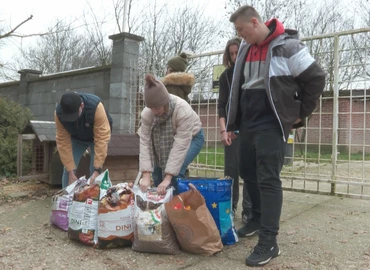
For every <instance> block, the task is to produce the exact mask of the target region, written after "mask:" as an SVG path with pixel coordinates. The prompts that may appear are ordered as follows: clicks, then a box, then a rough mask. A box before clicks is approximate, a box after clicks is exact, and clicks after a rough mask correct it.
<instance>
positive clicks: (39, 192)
mask: <svg viewBox="0 0 370 270" xmlns="http://www.w3.org/2000/svg"><path fill="white" fill-rule="evenodd" d="M60 188H61V187H58V186H51V185H49V184H47V183H43V182H40V181H38V180H30V181H27V182H24V181H18V180H16V179H6V178H3V179H2V180H1V181H0V205H2V204H4V203H10V202H14V201H22V200H24V201H27V200H30V199H39V198H45V197H51V196H52V195H53V194H54V193H55V192H56V191H58V190H59V189H60Z"/></svg>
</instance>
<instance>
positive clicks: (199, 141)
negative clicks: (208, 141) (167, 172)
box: [152, 129, 204, 194]
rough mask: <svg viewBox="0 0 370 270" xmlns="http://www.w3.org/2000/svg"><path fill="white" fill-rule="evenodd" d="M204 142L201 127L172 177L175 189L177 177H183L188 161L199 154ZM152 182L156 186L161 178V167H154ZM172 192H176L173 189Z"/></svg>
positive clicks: (190, 161)
mask: <svg viewBox="0 0 370 270" xmlns="http://www.w3.org/2000/svg"><path fill="white" fill-rule="evenodd" d="M203 144H204V132H203V129H201V130H200V131H199V132H198V134H197V135H195V136H194V137H193V139H192V141H191V143H190V147H189V150H188V152H187V154H186V156H185V160H184V163H183V164H182V166H181V169H180V172H179V174H178V175H176V176H174V177H172V183H171V184H172V186H173V187H174V188H175V190H177V178H184V177H185V172H186V169H187V167H188V166H189V164H190V163H192V162H193V160H194V159H195V158H196V156H197V155H198V154H199V152H200V150H202V147H203ZM152 177H153V182H154V186H158V185H159V184H160V183H161V182H162V180H163V176H162V169H161V168H160V167H158V166H155V167H154V170H153V173H152ZM174 194H177V192H176V191H175V192H174Z"/></svg>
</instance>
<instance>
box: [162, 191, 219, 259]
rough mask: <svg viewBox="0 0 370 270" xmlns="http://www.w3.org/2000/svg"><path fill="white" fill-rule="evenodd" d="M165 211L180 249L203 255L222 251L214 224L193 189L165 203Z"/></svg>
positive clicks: (198, 194) (201, 198)
mask: <svg viewBox="0 0 370 270" xmlns="http://www.w3.org/2000/svg"><path fill="white" fill-rule="evenodd" d="M179 206H181V207H179ZM189 207H190V208H189ZM165 209H166V212H167V216H168V218H169V220H170V222H171V225H172V227H173V229H174V230H175V233H176V237H177V240H178V242H179V244H180V247H181V249H183V250H184V251H187V252H189V253H195V254H205V255H212V254H214V253H216V252H219V251H221V250H222V248H223V245H222V242H221V237H220V233H219V231H218V229H217V226H216V223H215V221H214V219H213V217H212V215H211V213H210V212H209V210H208V208H207V206H206V204H205V200H204V198H203V196H202V195H201V194H200V193H199V191H198V190H196V189H195V187H194V188H193V189H192V190H189V191H186V192H184V193H181V194H180V195H178V196H176V197H174V198H173V199H172V200H171V201H169V202H168V203H165Z"/></svg>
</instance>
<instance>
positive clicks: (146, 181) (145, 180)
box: [139, 173, 150, 192]
mask: <svg viewBox="0 0 370 270" xmlns="http://www.w3.org/2000/svg"><path fill="white" fill-rule="evenodd" d="M149 185H150V173H143V177H142V178H141V179H140V181H139V186H140V189H141V191H142V192H146V191H147V190H148V187H149Z"/></svg>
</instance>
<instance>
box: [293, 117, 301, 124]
mask: <svg viewBox="0 0 370 270" xmlns="http://www.w3.org/2000/svg"><path fill="white" fill-rule="evenodd" d="M301 121H302V119H301V118H298V119H297V120H295V122H294V124H298V123H299V122H301Z"/></svg>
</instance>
